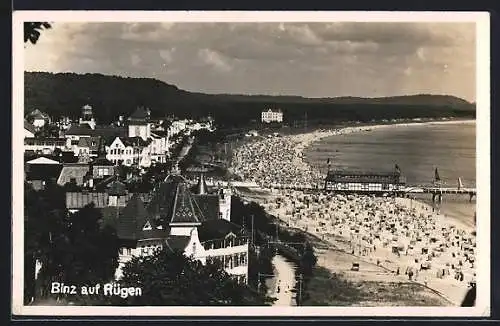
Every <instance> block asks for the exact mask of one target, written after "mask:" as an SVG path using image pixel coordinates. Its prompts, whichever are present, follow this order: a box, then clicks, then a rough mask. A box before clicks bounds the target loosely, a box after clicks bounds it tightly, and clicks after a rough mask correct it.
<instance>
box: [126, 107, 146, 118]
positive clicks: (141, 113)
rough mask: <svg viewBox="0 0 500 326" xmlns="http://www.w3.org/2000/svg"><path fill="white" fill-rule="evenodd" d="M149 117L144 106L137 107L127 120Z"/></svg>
mask: <svg viewBox="0 0 500 326" xmlns="http://www.w3.org/2000/svg"><path fill="white" fill-rule="evenodd" d="M148 118H149V113H148V110H147V109H146V108H144V107H141V106H140V107H138V108H137V109H136V110H135V111H134V113H132V114H131V115H130V117H129V120H146V119H148Z"/></svg>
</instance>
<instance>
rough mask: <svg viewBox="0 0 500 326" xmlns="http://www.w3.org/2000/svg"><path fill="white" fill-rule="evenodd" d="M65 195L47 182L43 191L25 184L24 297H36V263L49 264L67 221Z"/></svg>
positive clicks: (26, 300) (61, 190)
mask: <svg viewBox="0 0 500 326" xmlns="http://www.w3.org/2000/svg"><path fill="white" fill-rule="evenodd" d="M65 204H66V201H65V195H64V191H63V189H62V188H61V187H59V186H57V185H56V184H52V183H50V182H48V183H47V185H46V187H45V189H44V190H40V191H35V190H33V188H32V187H31V186H30V185H29V184H25V187H24V258H25V260H24V266H25V270H24V272H25V282H24V288H25V291H24V300H25V303H29V302H30V301H31V300H32V298H33V297H37V296H38V293H37V292H38V291H37V288H36V285H35V264H36V261H39V262H40V263H41V264H42V265H45V266H48V264H49V261H50V260H51V257H53V255H54V251H53V241H54V240H55V239H56V238H57V237H58V235H60V234H63V233H64V229H65V227H66V226H65V223H66V220H65V218H66V207H65Z"/></svg>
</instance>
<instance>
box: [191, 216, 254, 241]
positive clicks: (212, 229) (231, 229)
mask: <svg viewBox="0 0 500 326" xmlns="http://www.w3.org/2000/svg"><path fill="white" fill-rule="evenodd" d="M229 233H233V234H234V235H236V236H239V235H245V234H244V232H243V228H242V227H241V226H239V225H237V224H235V223H232V222H229V221H227V220H224V219H217V220H206V221H204V222H203V223H202V224H201V226H199V227H198V238H199V239H200V241H201V242H204V241H208V240H215V239H223V238H225V237H226V236H227V235H228V234H229Z"/></svg>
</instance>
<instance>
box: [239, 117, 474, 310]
mask: <svg viewBox="0 0 500 326" xmlns="http://www.w3.org/2000/svg"><path fill="white" fill-rule="evenodd" d="M444 123H470V121H446V122H444V121H443V122H427V123H426V124H444ZM404 125H406V124H403V125H401V124H400V125H398V126H404ZM391 127H392V125H378V126H363V127H347V128H343V129H336V130H320V131H315V132H311V133H306V134H299V135H290V136H283V137H275V138H266V139H261V140H258V141H255V142H251V143H247V144H245V145H243V146H241V147H239V148H238V149H237V150H236V151H235V153H234V157H233V166H232V170H233V172H234V173H236V174H238V175H239V176H240V177H241V178H242V179H243V180H245V181H254V182H256V183H258V184H259V185H260V186H261V188H262V190H266V185H267V184H270V183H273V182H277V183H295V182H299V183H300V182H304V183H314V182H318V181H321V180H322V178H323V177H324V172H323V173H321V171H318V170H315V169H314V168H312V167H311V166H309V165H308V164H307V163H306V162H305V160H304V159H303V151H304V149H305V148H307V147H308V146H309V145H311V144H312V143H313V142H316V141H318V140H320V139H322V138H324V137H330V136H334V135H341V134H346V133H354V132H358V131H369V130H374V129H378V128H391ZM247 199H248V200H254V201H257V202H258V203H260V204H261V205H262V206H263V207H264V208H265V209H266V211H267V212H268V213H269V214H271V215H274V216H276V217H278V218H280V219H281V220H282V221H283V222H284V223H287V224H288V225H289V226H290V227H294V228H298V229H302V230H304V231H306V232H308V233H310V234H313V235H315V236H317V237H318V238H320V239H322V240H323V241H324V242H325V243H327V244H328V248H327V249H325V250H321V252H320V251H319V250H316V252H317V254H318V253H319V254H318V265H320V266H323V267H326V268H328V269H329V270H330V271H331V272H334V273H337V274H341V275H342V276H343V277H345V278H347V279H348V280H352V281H377V282H395V281H401V282H418V283H420V284H422V285H425V286H426V287H428V288H431V289H433V290H435V291H436V292H437V293H439V294H440V295H441V296H442V297H444V298H446V299H447V300H448V302H449V305H455V306H458V305H460V303H461V301H462V300H463V297H464V296H465V293H466V291H467V289H468V284H469V282H474V281H475V253H476V252H475V251H476V239H475V232H474V228H473V227H470V226H467V225H465V224H463V223H460V222H459V221H457V220H455V219H454V218H453V217H452V216H444V215H442V214H439V213H438V212H437V211H435V210H434V209H433V208H432V207H431V206H429V205H426V204H424V203H421V202H418V201H415V200H412V199H409V198H386V197H374V196H361V195H348V196H345V195H340V194H330V193H324V192H313V193H307V194H306V193H303V192H300V191H294V190H273V191H272V192H271V191H268V195H267V196H260V197H248V198H247ZM353 263H357V264H359V267H360V270H359V271H351V268H352V266H353Z"/></svg>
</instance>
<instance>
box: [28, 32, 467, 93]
mask: <svg viewBox="0 0 500 326" xmlns="http://www.w3.org/2000/svg"><path fill="white" fill-rule="evenodd" d="M475 33H476V32H475V24H474V23H457V22H446V23H434V22H408V23H406V22H403V23H400V22H385V23H384V22H336V23H319V22H314V23H293V22H291V23H290V22H286V23H268V22H266V23H264V22H262V23H254V22H252V23H200V22H196V23H194V22H193V23H189V22H181V23H152V22H142V23H121V22H91V23H81V22H78V23H77V22H71V23H68V22H55V23H53V24H52V28H51V29H49V30H46V31H43V32H42V34H41V36H40V39H39V41H38V43H37V44H35V45H32V44H29V43H27V44H26V45H25V53H24V54H25V70H26V71H48V72H76V73H102V74H106V75H118V76H129V77H151V78H156V79H159V80H162V81H164V82H167V83H169V84H173V85H176V86H177V87H179V88H181V89H184V90H188V91H194V92H204V93H226V94H228V93H231V94H266V95H298V96H304V97H337V96H361V97H378V96H395V95H411V94H423V93H425V94H446V95H454V96H458V97H461V98H463V99H466V100H468V101H471V102H472V101H475V97H476V94H475V89H476V86H475V85H476V77H475V76H476V35H475Z"/></svg>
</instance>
